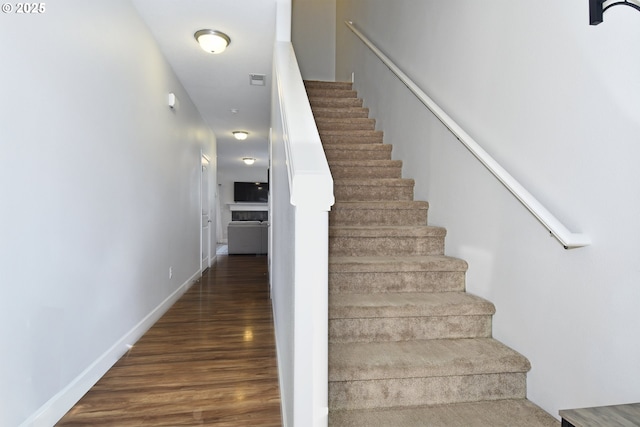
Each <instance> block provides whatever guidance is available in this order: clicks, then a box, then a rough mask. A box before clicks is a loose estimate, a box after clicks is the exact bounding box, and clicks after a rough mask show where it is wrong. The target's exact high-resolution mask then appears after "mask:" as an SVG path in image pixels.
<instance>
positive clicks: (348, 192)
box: [333, 185, 413, 202]
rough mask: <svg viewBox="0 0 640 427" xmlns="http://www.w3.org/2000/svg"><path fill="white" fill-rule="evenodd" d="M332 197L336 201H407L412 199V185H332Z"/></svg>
mask: <svg viewBox="0 0 640 427" xmlns="http://www.w3.org/2000/svg"><path fill="white" fill-rule="evenodd" d="M333 192H334V197H335V199H336V200H338V201H344V202H346V201H359V202H372V201H409V200H413V186H406V187H398V186H388V187H383V186H363V185H334V187H333Z"/></svg>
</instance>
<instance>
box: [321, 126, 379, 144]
mask: <svg viewBox="0 0 640 427" xmlns="http://www.w3.org/2000/svg"><path fill="white" fill-rule="evenodd" d="M328 132H330V133H328ZM319 133H320V139H321V140H322V145H323V146H331V145H333V144H382V140H383V134H382V133H380V132H377V131H366V133H364V134H354V133H344V132H340V133H338V132H336V131H333V130H332V131H323V130H320V131H319Z"/></svg>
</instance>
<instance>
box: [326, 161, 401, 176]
mask: <svg viewBox="0 0 640 427" xmlns="http://www.w3.org/2000/svg"><path fill="white" fill-rule="evenodd" d="M329 168H330V169H331V175H332V176H333V177H334V178H336V179H340V178H402V168H400V167H370V166H369V167H359V166H332V165H331V162H329Z"/></svg>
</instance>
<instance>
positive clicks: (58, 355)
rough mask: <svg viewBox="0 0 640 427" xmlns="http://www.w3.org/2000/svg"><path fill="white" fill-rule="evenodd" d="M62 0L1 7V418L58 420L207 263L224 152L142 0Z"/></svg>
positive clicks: (11, 421)
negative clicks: (206, 184) (210, 208)
mask: <svg viewBox="0 0 640 427" xmlns="http://www.w3.org/2000/svg"><path fill="white" fill-rule="evenodd" d="M54 3H55V4H54ZM54 3H47V4H46V7H47V8H46V12H45V13H42V14H40V15H16V14H3V16H2V17H0V21H2V22H1V24H0V56H1V57H2V62H3V65H2V67H0V80H1V81H2V82H3V86H2V102H0V283H1V286H0V325H1V326H0V342H2V352H1V359H0V360H1V363H0V425H3V426H17V425H44V426H47V425H53V424H54V423H55V422H56V421H57V419H58V418H59V417H61V416H62V415H63V414H64V413H65V412H66V410H68V409H69V408H70V405H72V404H73V403H74V401H73V399H74V398H76V399H77V398H79V397H80V396H81V395H82V394H83V393H84V392H85V391H86V390H87V388H88V387H90V386H91V381H92V380H93V381H95V380H96V379H97V378H99V376H100V375H102V374H103V373H104V371H106V369H108V368H109V366H110V364H112V363H113V362H115V361H116V360H117V358H118V357H119V356H121V355H122V354H123V353H124V352H125V351H126V349H127V344H133V341H134V340H135V339H136V338H137V337H139V336H140V334H142V333H143V332H144V329H145V328H146V327H148V326H150V324H149V321H150V320H152V317H154V316H157V315H159V314H161V313H159V310H160V311H162V310H164V309H166V308H167V304H170V302H171V301H172V298H174V297H175V296H176V295H177V293H180V292H182V291H183V290H185V289H186V288H187V287H188V286H189V285H190V284H191V282H192V281H193V280H194V279H195V278H197V277H198V274H199V268H200V253H199V252H200V158H201V151H202V152H204V153H205V154H207V155H208V156H209V157H210V158H211V159H215V136H214V135H213V133H212V132H211V130H210V129H209V128H208V127H206V126H205V125H204V122H203V120H202V119H201V117H200V115H199V113H198V112H197V110H196V109H195V107H194V106H193V104H192V103H191V101H190V99H189V97H188V95H187V93H186V92H185V90H184V89H183V87H182V85H181V84H180V82H179V81H178V80H177V78H176V77H175V75H174V73H173V72H172V70H171V68H170V67H169V65H168V64H167V62H166V61H165V60H164V58H163V56H162V54H161V53H160V51H159V49H158V48H157V46H156V43H155V41H154V40H153V38H152V37H151V35H150V33H149V31H148V30H147V28H146V26H145V25H144V24H143V23H142V21H141V20H140V19H139V17H138V15H137V13H136V11H135V9H134V8H133V6H132V4H131V2H130V1H127V0H94V1H91V2H87V1H84V0H66V1H64V2H54ZM170 92H173V93H175V94H176V95H177V97H178V99H179V100H180V103H179V105H178V108H176V109H175V110H172V109H170V108H169V107H168V105H167V96H168V94H169V93H170ZM213 165H215V163H213ZM211 179H212V181H213V182H212V185H211V186H210V188H212V189H213V188H215V173H213V174H212V177H211ZM212 194H213V193H212ZM211 200H213V196H212V197H211ZM212 237H213V241H215V235H213V236H212ZM170 269H171V270H172V277H170V275H169V270H170ZM151 323H152V322H151Z"/></svg>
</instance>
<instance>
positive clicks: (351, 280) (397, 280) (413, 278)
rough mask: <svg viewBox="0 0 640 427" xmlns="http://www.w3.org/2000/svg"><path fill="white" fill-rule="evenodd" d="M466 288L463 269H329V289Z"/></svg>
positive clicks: (402, 289) (417, 290) (396, 290)
mask: <svg viewBox="0 0 640 427" xmlns="http://www.w3.org/2000/svg"><path fill="white" fill-rule="evenodd" d="M464 289H465V273H464V272H463V271H405V272H395V271H394V272H366V273H342V272H341V273H337V272H332V271H331V269H330V270H329V292H330V293H332V294H337V293H383V292H461V291H464Z"/></svg>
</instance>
